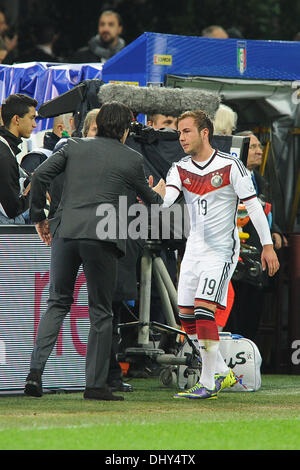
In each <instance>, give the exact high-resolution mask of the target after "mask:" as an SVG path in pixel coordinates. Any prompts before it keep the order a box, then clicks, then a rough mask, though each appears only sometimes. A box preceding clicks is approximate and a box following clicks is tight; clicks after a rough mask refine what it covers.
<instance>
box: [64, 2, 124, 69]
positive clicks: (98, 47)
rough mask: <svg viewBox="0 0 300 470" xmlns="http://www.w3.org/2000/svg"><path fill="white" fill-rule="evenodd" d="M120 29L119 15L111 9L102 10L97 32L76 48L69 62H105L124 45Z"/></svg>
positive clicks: (121, 23)
mask: <svg viewBox="0 0 300 470" xmlns="http://www.w3.org/2000/svg"><path fill="white" fill-rule="evenodd" d="M122 30H123V22H122V18H121V16H120V15H119V14H118V13H116V12H115V11H112V10H106V11H104V12H103V13H102V14H101V15H100V18H99V23H98V34H96V35H95V36H93V37H92V38H91V39H90V40H89V42H88V45H87V46H85V47H82V48H80V49H78V51H77V52H76V53H75V54H74V55H73V56H72V57H71V58H70V62H72V63H83V62H85V63H91V62H106V60H108V59H110V58H111V57H113V56H114V55H115V54H116V53H117V52H119V51H120V50H121V49H123V48H124V47H125V41H124V39H123V38H121V37H120V34H121V33H122Z"/></svg>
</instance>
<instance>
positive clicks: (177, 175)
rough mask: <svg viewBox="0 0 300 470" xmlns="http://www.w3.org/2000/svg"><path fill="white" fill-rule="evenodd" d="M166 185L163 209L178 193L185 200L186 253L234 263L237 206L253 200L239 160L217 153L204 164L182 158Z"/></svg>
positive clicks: (237, 245)
mask: <svg viewBox="0 0 300 470" xmlns="http://www.w3.org/2000/svg"><path fill="white" fill-rule="evenodd" d="M166 186H167V187H166V196H165V199H164V205H165V206H169V205H171V204H172V203H173V202H174V201H175V199H176V197H177V196H178V194H179V192H181V191H182V192H183V194H184V197H185V202H186V204H187V207H188V211H189V217H190V234H189V237H188V240H187V244H186V251H188V252H192V253H193V254H194V256H197V257H202V258H210V259H211V258H212V257H215V258H216V259H218V260H223V261H225V262H229V263H232V262H236V261H237V257H238V254H239V250H240V241H239V235H238V229H237V224H236V219H237V209H238V204H239V202H240V200H241V201H245V200H248V199H251V198H254V197H256V192H255V188H254V185H253V183H252V179H251V175H250V172H249V171H248V170H247V169H246V167H245V166H244V165H243V163H242V162H241V160H239V159H238V158H235V157H232V156H231V155H229V154H227V153H223V152H220V151H219V150H215V151H214V152H213V154H212V155H211V157H210V158H209V159H208V160H206V161H205V162H196V161H194V160H193V159H192V158H191V157H190V156H187V157H184V158H182V159H181V160H180V161H179V162H176V163H174V164H173V165H172V167H171V169H170V170H169V173H168V175H167V178H166ZM174 188H176V190H175V191H174Z"/></svg>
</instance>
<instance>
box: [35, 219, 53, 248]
mask: <svg viewBox="0 0 300 470" xmlns="http://www.w3.org/2000/svg"><path fill="white" fill-rule="evenodd" d="M35 229H36V231H37V233H38V235H39V237H40V239H41V240H42V242H44V243H46V245H47V246H50V245H51V240H52V237H51V234H50V227H49V220H48V219H44V220H42V221H41V222H38V223H37V224H35Z"/></svg>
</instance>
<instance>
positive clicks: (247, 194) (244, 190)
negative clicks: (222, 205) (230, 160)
mask: <svg viewBox="0 0 300 470" xmlns="http://www.w3.org/2000/svg"><path fill="white" fill-rule="evenodd" d="M231 182H232V184H233V187H234V189H235V192H236V194H237V195H238V197H239V198H240V200H241V201H243V203H244V204H245V206H246V209H247V212H248V215H249V217H250V219H251V222H252V223H253V225H254V228H255V230H256V231H257V234H258V236H259V239H260V243H261V245H262V253H261V264H262V268H263V270H264V271H265V270H266V268H267V267H268V273H269V276H274V274H275V273H276V272H277V271H278V269H279V262H278V258H277V255H276V253H275V251H274V248H273V241H272V235H271V232H270V228H269V224H268V220H267V217H266V215H265V213H264V211H263V208H262V206H261V204H260V202H259V200H258V199H257V197H256V191H255V188H254V186H253V182H252V179H251V175H250V173H249V171H248V170H247V169H246V168H245V166H244V165H243V164H242V162H241V161H240V160H238V159H237V160H236V161H235V163H234V165H233V166H232V172H231Z"/></svg>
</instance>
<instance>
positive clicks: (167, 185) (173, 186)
mask: <svg viewBox="0 0 300 470" xmlns="http://www.w3.org/2000/svg"><path fill="white" fill-rule="evenodd" d="M166 188H175V189H177V191H179V192H180V193H181V189H179V188H177V186H175V184H166Z"/></svg>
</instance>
